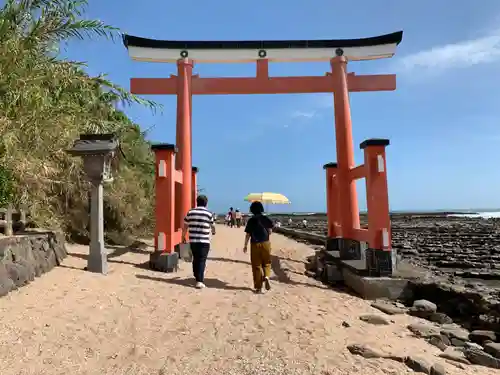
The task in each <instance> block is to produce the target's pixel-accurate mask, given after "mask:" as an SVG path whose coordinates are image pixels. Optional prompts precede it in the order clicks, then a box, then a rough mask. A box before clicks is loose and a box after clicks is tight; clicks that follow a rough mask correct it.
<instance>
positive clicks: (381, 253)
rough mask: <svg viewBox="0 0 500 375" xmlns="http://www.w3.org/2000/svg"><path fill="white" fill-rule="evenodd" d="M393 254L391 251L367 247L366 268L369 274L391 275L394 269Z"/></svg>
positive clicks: (374, 275) (376, 275)
mask: <svg viewBox="0 0 500 375" xmlns="http://www.w3.org/2000/svg"><path fill="white" fill-rule="evenodd" d="M392 254H393V253H392V252H391V251H385V250H376V249H367V250H366V268H367V272H368V276H373V277H385V276H391V275H392V271H393V264H392V263H393V260H392Z"/></svg>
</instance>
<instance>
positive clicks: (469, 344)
mask: <svg viewBox="0 0 500 375" xmlns="http://www.w3.org/2000/svg"><path fill="white" fill-rule="evenodd" d="M464 347H465V349H476V350H484V348H483V347H482V346H481V345H479V344H476V343H475V342H470V341H467V342H466V343H465V345H464Z"/></svg>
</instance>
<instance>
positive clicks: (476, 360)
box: [464, 349, 500, 369]
mask: <svg viewBox="0 0 500 375" xmlns="http://www.w3.org/2000/svg"><path fill="white" fill-rule="evenodd" d="M464 354H465V358H467V359H468V360H469V361H470V362H471V363H472V364H475V365H481V366H485V367H491V368H497V369H500V360H498V359H496V358H495V357H493V356H492V355H489V354H488V353H486V352H484V351H482V350H477V349H465V351H464Z"/></svg>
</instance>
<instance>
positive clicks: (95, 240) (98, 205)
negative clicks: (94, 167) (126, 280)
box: [87, 181, 108, 275]
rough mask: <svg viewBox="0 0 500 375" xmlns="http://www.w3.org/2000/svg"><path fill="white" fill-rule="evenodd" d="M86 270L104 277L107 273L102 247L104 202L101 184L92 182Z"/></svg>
mask: <svg viewBox="0 0 500 375" xmlns="http://www.w3.org/2000/svg"><path fill="white" fill-rule="evenodd" d="M87 270H88V271H90V272H98V273H102V274H103V275H106V274H107V273H108V258H107V251H106V249H105V247H104V202H103V184H102V182H101V181H93V182H92V190H91V197H90V251H89V258H88V262H87Z"/></svg>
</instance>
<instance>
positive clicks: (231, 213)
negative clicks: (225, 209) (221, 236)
mask: <svg viewBox="0 0 500 375" xmlns="http://www.w3.org/2000/svg"><path fill="white" fill-rule="evenodd" d="M229 226H230V227H231V228H233V227H235V226H236V212H235V211H234V209H233V208H232V207H229Z"/></svg>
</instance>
